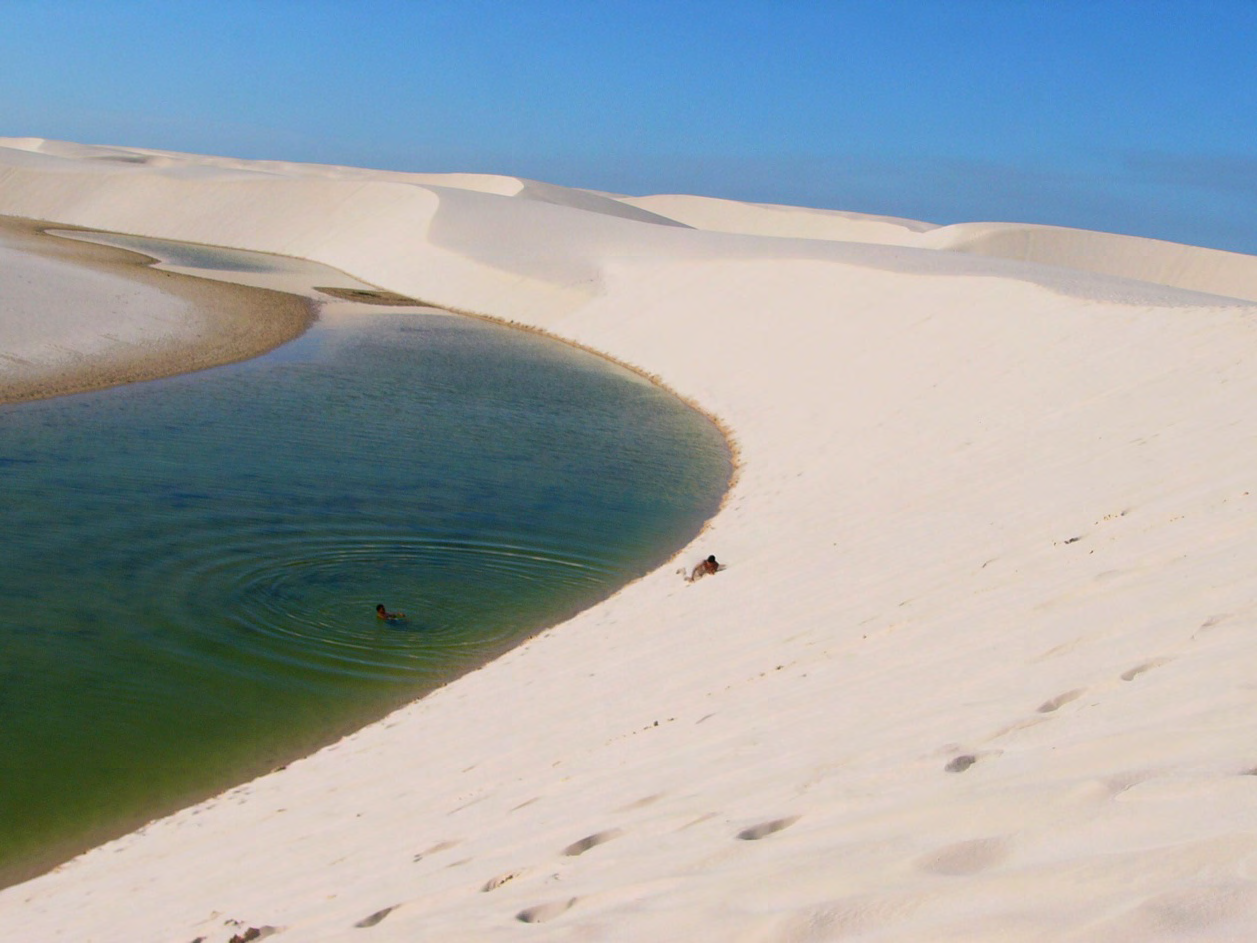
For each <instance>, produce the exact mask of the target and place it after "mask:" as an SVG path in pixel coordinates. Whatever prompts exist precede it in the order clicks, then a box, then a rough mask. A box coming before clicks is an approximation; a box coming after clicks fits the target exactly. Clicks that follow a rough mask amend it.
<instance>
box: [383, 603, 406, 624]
mask: <svg viewBox="0 0 1257 943" xmlns="http://www.w3.org/2000/svg"><path fill="white" fill-rule="evenodd" d="M375 617H376V618H377V619H383V620H384V621H386V622H392V621H393V620H394V619H404V618H406V613H404V612H389V611H388V610H387V609H385V608H384V603H380V604H379V605H378V606H376V607H375Z"/></svg>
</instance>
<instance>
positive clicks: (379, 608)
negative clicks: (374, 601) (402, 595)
mask: <svg viewBox="0 0 1257 943" xmlns="http://www.w3.org/2000/svg"><path fill="white" fill-rule="evenodd" d="M375 611H376V612H383V611H384V603H380V604H379V605H378V606H376V607H375Z"/></svg>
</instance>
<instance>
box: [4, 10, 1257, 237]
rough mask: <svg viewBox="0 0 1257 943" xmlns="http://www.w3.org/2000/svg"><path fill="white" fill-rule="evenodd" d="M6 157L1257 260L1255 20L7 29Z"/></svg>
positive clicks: (406, 21) (570, 16) (894, 16)
mask: <svg viewBox="0 0 1257 943" xmlns="http://www.w3.org/2000/svg"><path fill="white" fill-rule="evenodd" d="M0 26H2V28H0V135H33V136H39V137H49V138H61V139H67V140H73V141H82V142H86V143H101V144H124V145H133V146H142V147H155V148H164V149H169V150H184V151H193V152H198V153H216V154H230V155H233V156H240V157H260V158H275V159H286V160H308V161H320V162H328V163H344V164H355V165H360V166H370V167H386V168H391V169H398V170H421V171H449V170H464V171H481V172H489V173H506V174H516V175H520V176H526V177H534V178H537V179H541V180H547V181H550V182H553V183H560V184H566V185H569V186H580V187H591V188H595V189H603V190H612V191H616V192H624V193H655V192H690V193H702V194H708V195H713V196H724V197H730V198H734V199H745V200H756V201H766V202H782V203H798V204H805V205H811V206H823V207H832V208H838V209H849V210H856V211H860V212H867V213H883V214H887V215H894V216H907V217H911V218H916V219H925V220H929V221H932V222H939V223H948V222H958V221H962V220H1015V221H1027V222H1043V223H1054V224H1059V225H1067V226H1080V227H1084V228H1090V229H1104V230H1109V231H1114V232H1127V233H1133V234H1137V235H1146V236H1153V237H1157V238H1162V239H1172V240H1176V241H1182V242H1190V243H1194V244H1198V245H1210V246H1217V247H1219V248H1227V249H1234V250H1237V251H1245V252H1252V253H1257V0H1235V2H1223V0H1195V2H1190V0H1175V2H1169V0H1164V2H1163V0H1125V2H1106V0H1091V2H1081V0H1080V2H1071V0H1002V2H1001V0H900V2H894V0H881V2H876V0H867V2H866V0H830V2H808V0H795V2H790V0H779V2H777V3H768V2H763V3H760V2H737V0H725V2H722V3H717V2H699V0H673V2H654V0H639V2H617V0H604V2H567V3H557V2H556V3H551V2H541V0H536V2H532V0H513V2H511V0H501V2H483V0H465V2H455V0H446V2H442V0H432V2H418V0H416V2H387V0H358V2H349V0H345V2H319V0H306V2H295V0H293V2H284V0H271V2H263V0H252V2H245V0H216V2H214V3H208V2H192V0H164V2H160V3H156V2H147V0H133V2H121V0H92V2H66V0H41V2H33V0H0Z"/></svg>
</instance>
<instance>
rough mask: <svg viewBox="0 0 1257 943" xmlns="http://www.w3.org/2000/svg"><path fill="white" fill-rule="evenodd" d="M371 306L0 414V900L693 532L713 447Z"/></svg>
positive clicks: (436, 679)
mask: <svg viewBox="0 0 1257 943" xmlns="http://www.w3.org/2000/svg"><path fill="white" fill-rule="evenodd" d="M254 261H256V260H254ZM183 264H188V263H187V262H186V260H185V261H184V263H183ZM232 264H237V263H232ZM239 264H245V263H244V262H239ZM248 264H253V263H248ZM259 264H260V263H259ZM380 311H381V312H382V313H362V312H359V313H355V314H352V315H348V316H337V317H331V318H325V319H323V320H321V321H320V322H319V323H318V324H316V326H315V327H314V328H313V329H312V330H311V331H310V332H308V333H307V334H306V335H304V336H303V337H301V338H300V339H298V340H297V341H294V342H293V343H291V344H288V345H286V346H285V347H282V348H280V349H279V350H277V351H275V352H273V353H271V354H269V355H267V356H265V357H262V358H259V359H257V360H253V361H249V362H247V363H243V364H237V365H234V366H230V367H223V368H218V369H214V370H210V371H206V372H203V373H199V374H195V375H188V376H181V377H175V378H171V379H167V380H162V381H159V382H155V383H148V384H139V385H134V386H130V387H124V388H119V389H114V390H108V391H105V392H101V393H95V394H88V395H80V396H72V397H65V398H61V399H56V400H49V401H44V402H37V403H28V404H20V405H11V406H4V407H0V479H2V480H3V484H4V486H3V488H2V489H0V509H2V513H3V520H4V522H5V526H4V545H3V546H4V549H3V555H4V566H3V567H2V568H0V879H3V878H4V877H5V876H6V875H8V876H10V877H11V876H14V875H17V874H19V873H23V872H27V871H29V870H31V869H32V868H35V867H39V866H41V865H47V864H50V863H52V862H55V861H56V860H59V859H61V858H64V857H65V856H66V855H67V854H69V853H72V852H73V851H74V850H75V849H77V848H81V847H84V846H86V845H88V844H91V843H93V842H96V841H98V840H101V839H103V838H105V837H108V836H110V835H113V834H117V833H119V832H120V831H122V830H124V829H126V828H128V827H131V826H134V825H136V824H139V823H141V822H143V821H145V820H147V819H148V818H151V817H152V816H153V815H155V814H159V813H161V812H165V811H170V810H173V809H174V808H177V807H179V806H181V805H184V804H187V803H188V802H190V801H193V800H195V799H196V798H199V797H201V796H204V795H207V794H210V793H212V792H215V791H217V790H219V789H222V788H224V787H226V786H228V785H230V784H232V783H234V782H239V781H241V780H243V779H245V778H248V777H251V776H252V775H255V774H257V773H260V772H263V771H266V770H268V769H271V768H273V767H275V766H276V765H279V764H281V763H284V762H286V761H288V760H290V759H292V758H294V757H296V756H298V755H301V754H303V753H307V752H309V751H310V750H312V749H314V748H315V747H317V746H318V745H319V744H322V743H325V742H328V741H329V740H330V739H333V738H335V737H337V736H339V735H341V734H343V733H345V732H348V731H349V730H352V729H354V728H356V727H359V726H361V725H362V724H363V723H365V722H367V721H369V720H371V719H374V718H376V717H379V716H382V715H383V714H384V713H385V712H387V711H388V710H389V709H390V708H392V707H395V706H397V705H398V704H400V703H403V702H405V701H407V700H411V699H413V698H415V697H417V696H420V695H422V694H423V693H424V692H425V691H429V690H431V689H433V688H434V687H436V686H438V685H440V684H442V683H444V682H445V681H447V680H449V679H450V678H452V677H455V676H457V675H458V674H460V673H463V672H465V671H466V670H469V669H470V668H472V667H474V666H475V665H477V664H480V663H483V662H484V661H485V660H487V659H488V658H490V657H492V656H493V655H494V654H496V653H498V652H500V651H502V650H503V649H505V648H507V647H509V646H511V645H512V644H515V643H517V642H519V641H520V640H522V639H523V638H525V637H526V636H527V635H529V634H530V633H532V632H535V631H536V630H538V629H539V628H541V627H544V626H546V625H550V624H553V623H555V622H556V621H559V620H560V619H562V618H563V617H565V616H566V615H569V614H571V613H573V612H575V611H577V610H579V609H581V608H584V607H587V606H589V605H591V604H592V603H594V602H595V601H597V600H598V599H601V598H603V597H605V596H607V595H608V594H610V593H611V592H613V591H614V590H615V589H616V588H617V587H619V586H621V585H623V584H624V583H625V582H627V581H629V580H631V579H633V578H635V577H637V576H639V575H641V574H643V573H645V572H647V571H648V570H650V569H651V568H653V567H654V566H657V565H658V564H660V563H661V562H663V561H664V560H666V559H667V558H668V557H669V556H670V555H671V554H672V553H673V552H674V551H675V550H676V549H677V548H679V547H680V546H682V545H683V544H684V543H685V542H687V541H688V540H689V539H690V538H692V537H693V536H694V535H695V534H696V533H697V531H698V530H699V528H700V527H701V525H702V522H703V521H704V520H706V519H707V518H708V517H709V516H710V515H711V514H712V513H714V511H715V509H716V507H717V505H718V504H719V501H720V499H721V496H722V494H723V492H724V490H725V488H726V486H727V484H728V479H729V474H730V464H729V456H728V453H727V450H726V448H725V444H724V441H723V439H722V437H721V436H720V434H719V432H718V431H717V430H716V429H715V428H714V427H713V426H712V425H711V424H710V423H709V422H708V421H707V420H706V419H704V418H703V417H702V416H700V415H698V414H697V413H695V412H694V411H693V410H691V409H689V408H688V407H686V406H685V405H684V404H682V403H681V402H679V401H678V400H677V399H676V398H674V397H673V396H671V395H670V394H668V393H666V392H664V391H662V390H660V389H658V388H657V387H655V386H652V385H651V384H649V383H647V382H645V381H644V380H643V379H642V378H640V377H638V376H636V375H635V374H633V373H631V372H629V371H626V370H623V369H621V368H619V367H617V366H615V365H612V364H609V363H607V362H605V361H603V360H601V359H600V358H597V357H595V356H593V355H590V354H587V353H585V352H582V351H579V350H576V349H573V348H570V347H567V346H565V345H562V344H559V343H557V342H555V341H552V340H549V339H546V338H543V337H540V336H537V335H533V334H528V333H523V332H519V331H514V330H511V329H508V328H505V327H502V326H499V325H495V324H492V323H489V322H484V321H478V320H473V319H466V318H461V317H456V316H452V315H446V314H440V313H432V312H415V311H410V312H407V311H401V310H394V309H388V310H384V309H380ZM378 602H382V603H384V604H386V605H387V606H388V607H389V608H390V609H401V610H405V611H406V612H407V613H408V618H407V620H405V621H403V622H398V623H385V622H381V621H379V620H377V619H376V618H375V615H374V607H375V605H376V603H378Z"/></svg>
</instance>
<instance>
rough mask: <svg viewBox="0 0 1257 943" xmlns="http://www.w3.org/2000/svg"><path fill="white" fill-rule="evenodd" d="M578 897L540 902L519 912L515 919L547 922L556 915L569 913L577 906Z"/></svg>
mask: <svg viewBox="0 0 1257 943" xmlns="http://www.w3.org/2000/svg"><path fill="white" fill-rule="evenodd" d="M578 899H579V898H576V897H570V898H568V899H567V900H556V901H554V902H552V903H549V904H538V905H537V906H536V907H528V908H526V909H524V910H521V911H520V912H519V913H517V914H516V915H515V919H516V920H518V921H519V922H520V923H545V922H546V921H547V920H553V919H554V918H555V917H558V916H560V915H561V914H565V913H567V912H568V911H569V910H571V909H572V908H573V907H575V906H576V901H577V900H578Z"/></svg>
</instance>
